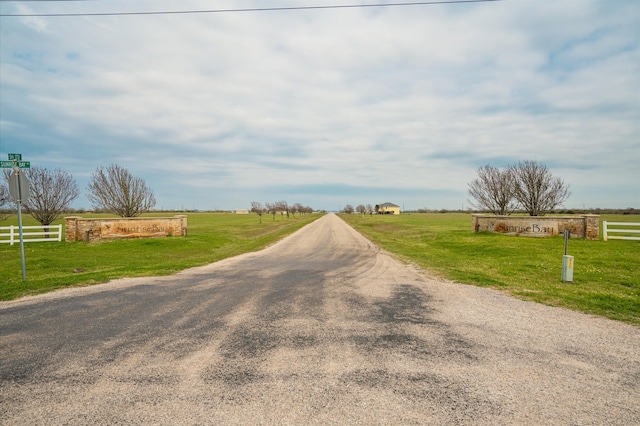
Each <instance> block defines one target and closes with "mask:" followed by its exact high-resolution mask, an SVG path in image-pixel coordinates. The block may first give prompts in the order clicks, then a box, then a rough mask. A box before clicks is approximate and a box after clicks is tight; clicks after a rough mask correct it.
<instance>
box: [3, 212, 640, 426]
mask: <svg viewBox="0 0 640 426" xmlns="http://www.w3.org/2000/svg"><path fill="white" fill-rule="evenodd" d="M0 424H3V425H22V424H24V425H37V424H51V425H62V424H65V425H89V424H103V425H113V424H123V425H124V424H126V425H129V424H160V425H175V424H186V425H209V424H211V425H214V424H216V425H218V424H219V425H230V424H252V425H253V424H265V425H307V424H323V425H326V424H340V425H356V424H363V425H374V424H388V425H392V424H393V425H399V424H407V425H408V424H429V425H438V424H447V425H449V424H451V425H453V424H518V425H521V424H567V425H568V424H576V425H588V424H599V425H604V424H619V425H632V424H640V328H638V327H634V326H630V325H627V324H623V323H619V322H615V321H610V320H606V319H602V318H596V317H592V316H589V315H584V314H580V313H576V312H572V311H568V310H564V309H558V308H551V307H547V306H543V305H539V304H534V303H528V302H522V301H518V300H515V299H512V298H510V297H507V296H504V295H502V294H500V293H497V292H495V291H492V290H487V289H481V288H477V287H473V286H467V285H462V284H455V283H450V282H446V281H443V280H437V279H434V278H432V277H430V276H429V275H427V274H425V273H420V272H418V271H415V270H412V269H411V268H408V267H406V266H404V265H402V264H400V263H398V262H396V261H395V260H393V259H392V258H391V257H389V256H388V255H386V254H385V253H383V252H381V251H380V250H379V249H378V248H377V247H376V246H374V245H373V244H371V243H370V242H368V241H367V240H366V239H364V238H363V237H362V236H360V234H358V233H356V232H355V231H354V230H353V229H352V228H350V227H349V226H347V225H346V224H345V223H344V222H343V221H342V220H340V219H339V218H338V217H337V216H335V215H331V214H330V215H326V216H324V217H323V218H321V219H319V220H317V221H315V222H314V223H312V224H310V225H309V226H307V227H305V228H304V229H302V230H300V231H298V232H297V233H295V234H293V235H292V236H290V237H288V238H286V239H284V240H282V241H281V242H280V243H278V244H275V245H273V246H271V247H269V248H268V249H266V250H263V251H261V252H257V253H250V254H246V255H242V256H239V257H236V258H233V259H228V260H225V261H222V262H218V263H215V264H212V265H208V266H206V267H201V268H195V269H191V270H188V271H185V272H182V273H180V274H177V275H174V276H171V277H161V278H136V279H124V280H119V281H115V282H111V283H108V284H104V285H99V286H93V287H86V288H80V289H70V290H63V291H58V292H54V293H50V294H47V295H43V296H38V297H31V298H25V299H22V300H18V301H13V302H3V303H1V304H0Z"/></svg>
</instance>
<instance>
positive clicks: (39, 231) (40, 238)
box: [0, 225, 62, 245]
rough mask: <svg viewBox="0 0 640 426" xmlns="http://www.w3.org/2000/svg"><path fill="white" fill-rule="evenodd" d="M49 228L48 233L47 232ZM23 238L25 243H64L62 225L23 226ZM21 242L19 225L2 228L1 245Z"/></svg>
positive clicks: (0, 234) (0, 231) (0, 229)
mask: <svg viewBox="0 0 640 426" xmlns="http://www.w3.org/2000/svg"><path fill="white" fill-rule="evenodd" d="M47 228H48V231H45V229H47ZM45 237H48V238H45ZM22 238H23V241H24V242H25V243H36V242H45V241H62V225H48V226H23V227H22ZM19 242H20V231H19V228H18V225H10V226H0V244H3V243H8V244H11V245H13V244H15V243H19Z"/></svg>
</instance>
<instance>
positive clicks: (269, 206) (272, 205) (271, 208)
mask: <svg viewBox="0 0 640 426" xmlns="http://www.w3.org/2000/svg"><path fill="white" fill-rule="evenodd" d="M264 208H265V210H266V211H267V212H269V213H270V214H272V215H273V220H274V221H275V220H276V213H277V212H278V207H277V206H276V204H275V203H264Z"/></svg>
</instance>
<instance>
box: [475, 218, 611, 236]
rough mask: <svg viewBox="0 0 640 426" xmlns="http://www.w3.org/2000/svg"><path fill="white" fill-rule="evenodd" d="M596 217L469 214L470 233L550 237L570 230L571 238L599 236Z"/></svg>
mask: <svg viewBox="0 0 640 426" xmlns="http://www.w3.org/2000/svg"><path fill="white" fill-rule="evenodd" d="M599 225H600V216H598V215H595V214H586V215H581V216H492V215H481V214H474V215H472V228H473V232H497V233H500V234H506V235H513V236H517V237H550V236H552V235H558V234H564V231H565V229H568V230H569V231H570V232H571V238H583V239H587V240H597V239H599V238H600V231H599Z"/></svg>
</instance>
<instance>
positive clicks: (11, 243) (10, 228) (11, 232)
mask: <svg viewBox="0 0 640 426" xmlns="http://www.w3.org/2000/svg"><path fill="white" fill-rule="evenodd" d="M13 227H14V226H13V225H10V226H9V241H11V242H10V243H9V245H10V246H12V245H13V242H14V239H13Z"/></svg>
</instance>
